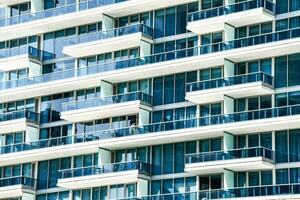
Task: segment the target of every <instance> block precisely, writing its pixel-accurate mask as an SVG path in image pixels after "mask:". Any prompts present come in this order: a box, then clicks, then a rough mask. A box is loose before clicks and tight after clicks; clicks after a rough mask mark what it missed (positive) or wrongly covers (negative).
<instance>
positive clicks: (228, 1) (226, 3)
mask: <svg viewBox="0 0 300 200" xmlns="http://www.w3.org/2000/svg"><path fill="white" fill-rule="evenodd" d="M234 3H235V0H225V2H224V4H225V5H230V4H234Z"/></svg>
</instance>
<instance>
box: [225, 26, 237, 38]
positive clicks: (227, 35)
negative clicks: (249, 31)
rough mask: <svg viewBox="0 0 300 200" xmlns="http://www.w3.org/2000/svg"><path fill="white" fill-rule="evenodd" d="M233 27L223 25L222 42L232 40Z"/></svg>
mask: <svg viewBox="0 0 300 200" xmlns="http://www.w3.org/2000/svg"><path fill="white" fill-rule="evenodd" d="M234 32H235V31H234V27H233V26H232V25H230V24H227V23H225V24H224V41H231V40H234Z"/></svg>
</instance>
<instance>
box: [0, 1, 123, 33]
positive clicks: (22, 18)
mask: <svg viewBox="0 0 300 200" xmlns="http://www.w3.org/2000/svg"><path fill="white" fill-rule="evenodd" d="M124 1H127V0H89V1H83V2H80V3H76V4H69V5H66V6H61V7H57V8H51V9H47V10H43V11H40V12H35V13H28V14H24V15H18V16H14V17H10V18H5V19H2V20H0V27H4V26H10V25H15V24H22V23H26V22H31V21H35V20H39V19H46V18H49V17H55V16H60V15H65V14H70V13H75V12H80V11H83V10H88V9H93V8H98V7H102V6H106V5H111V4H115V3H119V2H124Z"/></svg>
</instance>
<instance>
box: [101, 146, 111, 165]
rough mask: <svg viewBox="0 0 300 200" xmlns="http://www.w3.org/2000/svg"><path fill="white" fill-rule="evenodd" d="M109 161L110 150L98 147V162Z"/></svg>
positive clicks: (102, 163)
mask: <svg viewBox="0 0 300 200" xmlns="http://www.w3.org/2000/svg"><path fill="white" fill-rule="evenodd" d="M109 163H111V152H110V151H109V150H107V149H102V148H99V152H98V164H99V165H106V164H109Z"/></svg>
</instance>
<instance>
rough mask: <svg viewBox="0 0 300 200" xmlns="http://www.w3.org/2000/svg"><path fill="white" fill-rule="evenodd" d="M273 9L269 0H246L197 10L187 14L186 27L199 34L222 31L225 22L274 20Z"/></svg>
mask: <svg viewBox="0 0 300 200" xmlns="http://www.w3.org/2000/svg"><path fill="white" fill-rule="evenodd" d="M274 9H275V5H274V4H273V3H272V2H271V1H269V0H248V1H245V2H240V3H235V4H230V5H225V6H221V7H216V8H211V9H207V10H202V11H197V12H193V13H190V14H189V15H188V25H187V29H188V30H190V31H192V32H194V33H197V34H199V35H201V34H206V33H212V32H218V31H222V30H224V26H225V24H229V25H231V26H234V27H240V26H246V25H249V24H250V23H251V24H259V23H263V22H267V21H272V20H274V19H275V17H274ZM249 19H251V20H249Z"/></svg>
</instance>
